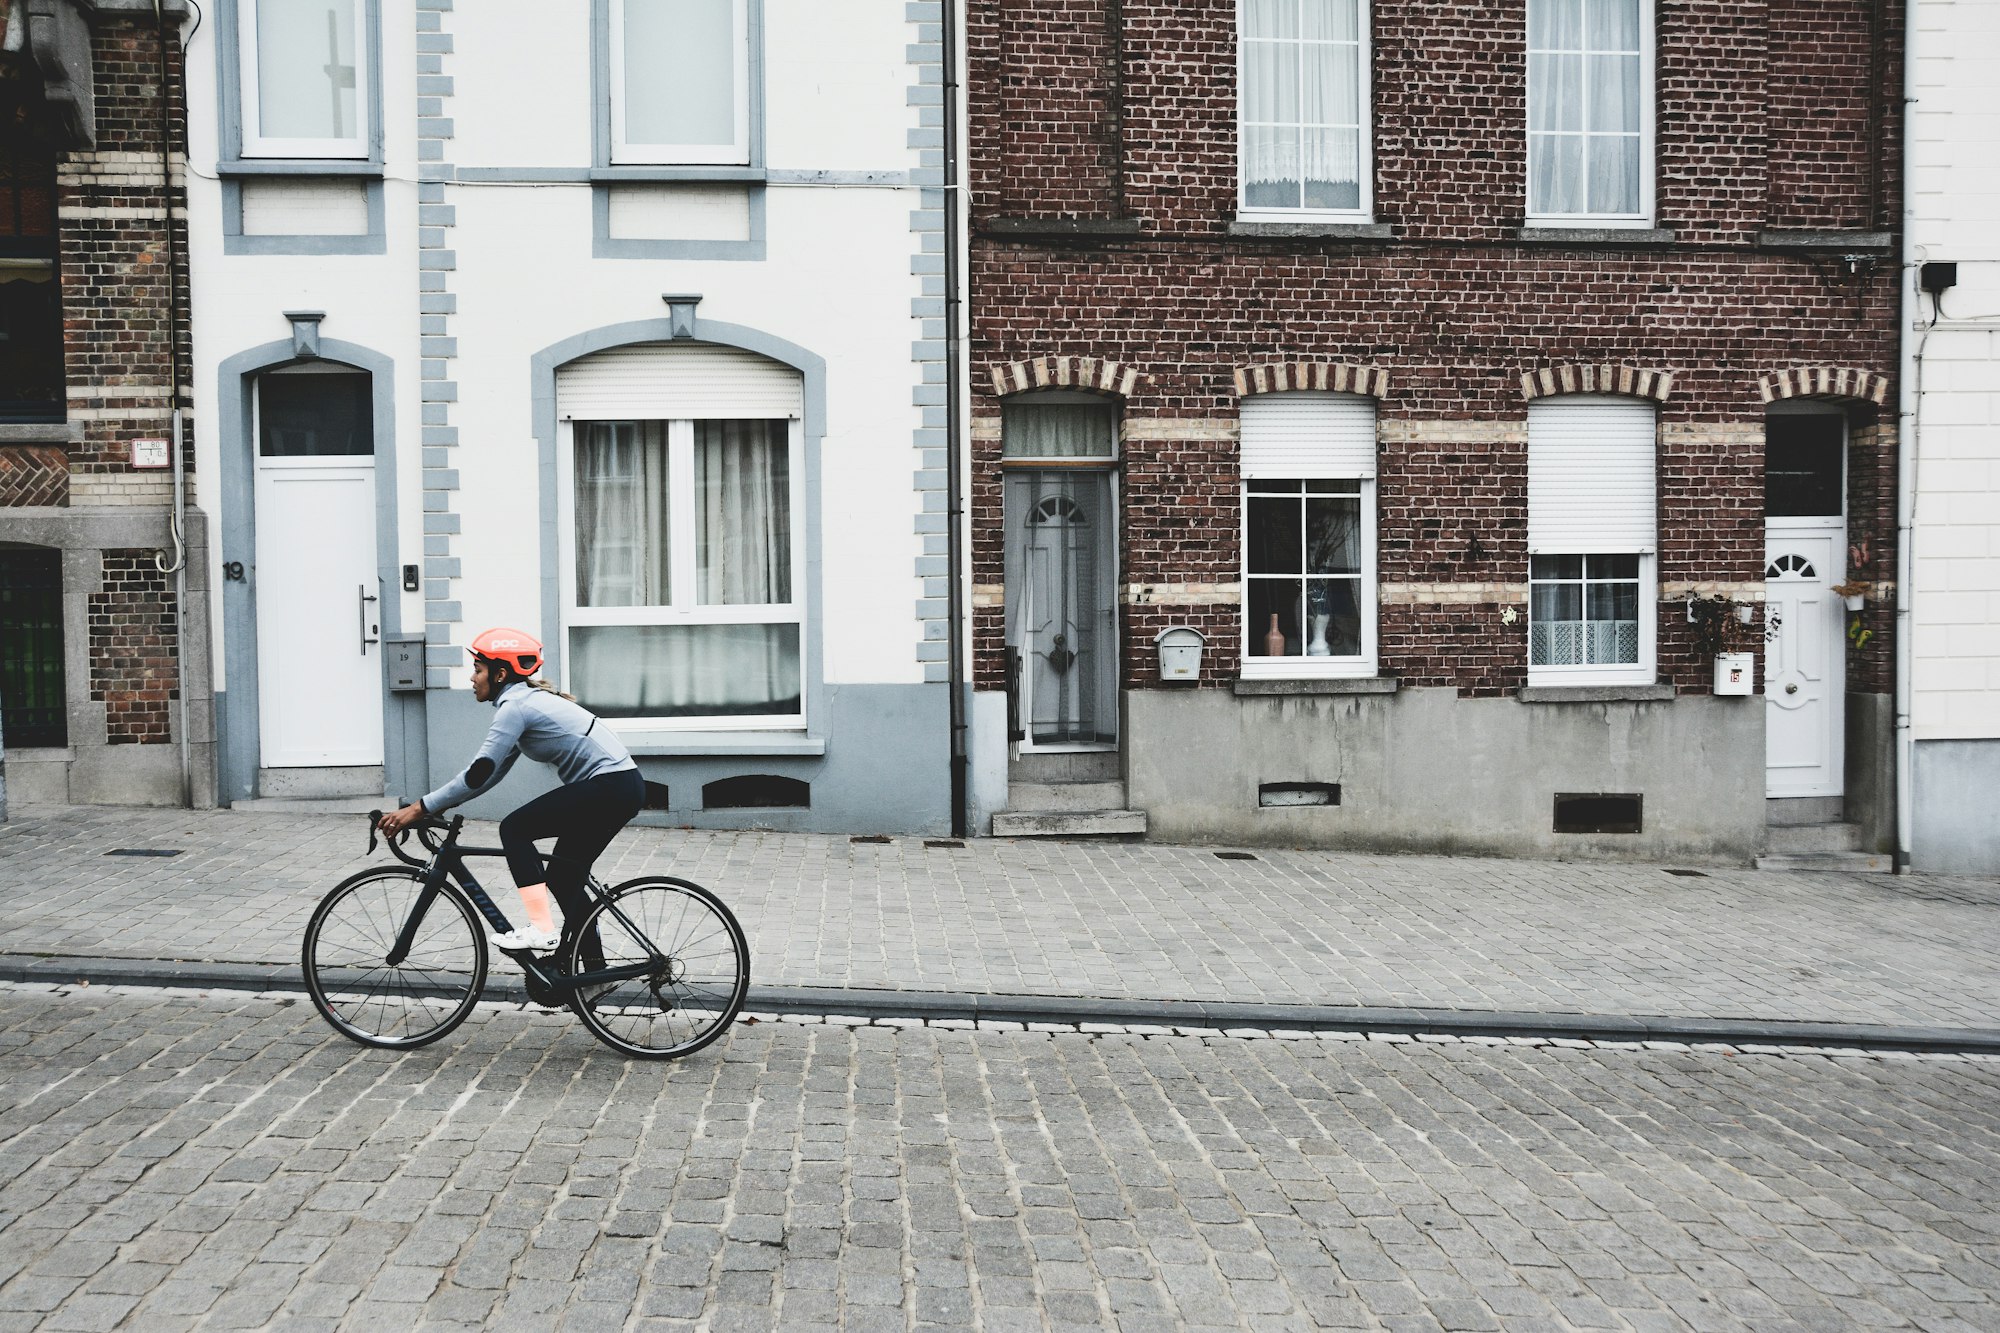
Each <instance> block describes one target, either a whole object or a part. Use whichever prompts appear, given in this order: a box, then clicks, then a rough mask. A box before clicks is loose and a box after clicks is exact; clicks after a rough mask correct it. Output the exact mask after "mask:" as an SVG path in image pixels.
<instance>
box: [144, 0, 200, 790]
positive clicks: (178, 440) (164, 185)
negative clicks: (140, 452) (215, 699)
mask: <svg viewBox="0 0 2000 1333" xmlns="http://www.w3.org/2000/svg"><path fill="white" fill-rule="evenodd" d="M153 21H154V23H155V24H156V25H157V27H158V30H159V37H160V222H161V225H162V226H163V227H164V228H165V229H166V237H167V364H168V367H169V372H170V378H169V380H168V383H167V403H168V411H169V415H170V416H171V418H172V440H171V442H170V443H169V445H168V448H170V449H171V450H172V451H173V474H174V507H173V513H172V515H171V516H170V517H169V519H168V528H169V531H170V533H171V535H172V537H173V542H174V556H173V561H172V563H171V564H169V563H168V562H167V561H166V560H165V559H164V558H162V556H161V555H155V556H154V562H155V563H156V564H157V565H158V566H159V568H160V572H161V573H163V574H164V573H172V574H173V576H174V673H175V677H176V685H177V686H178V688H177V690H176V691H175V692H176V693H178V694H179V695H180V705H181V706H180V709H179V714H180V716H179V717H178V718H177V719H176V721H177V723H178V725H177V726H176V727H175V731H176V732H178V733H179V736H180V751H181V755H180V758H181V804H182V805H183V806H186V807H188V808H190V809H192V808H193V806H194V760H193V755H192V750H191V748H190V742H189V737H188V692H189V691H188V670H187V663H188V647H187V477H186V475H185V473H184V469H183V464H182V459H181V447H182V426H181V288H180V268H181V264H180V258H181V256H180V240H179V238H178V237H176V236H175V235H174V114H173V104H174V96H173V84H172V83H171V82H170V62H169V60H168V57H167V15H166V11H165V10H164V9H163V8H162V7H161V4H160V0H153Z"/></svg>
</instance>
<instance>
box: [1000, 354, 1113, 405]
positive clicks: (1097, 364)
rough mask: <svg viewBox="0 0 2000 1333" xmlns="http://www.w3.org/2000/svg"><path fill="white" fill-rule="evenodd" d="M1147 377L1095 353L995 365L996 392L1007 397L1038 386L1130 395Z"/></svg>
mask: <svg viewBox="0 0 2000 1333" xmlns="http://www.w3.org/2000/svg"><path fill="white" fill-rule="evenodd" d="M1144 378H1145V376H1143V375H1141V374H1140V373H1139V372H1138V371H1136V370H1134V369H1132V368H1131V367H1130V366H1126V365H1122V364H1120V363H1119V362H1116V361H1101V360H1099V359H1098V358H1096V357H1092V356H1036V357H1028V358H1026V359H1024V360H1020V361H1008V362H1005V363H1003V364H1001V365H997V366H995V367H993V392H994V393H996V394H998V395H1000V397H1002V398H1005V397H1006V396H1007V395H1008V394H1013V393H1030V392H1032V391H1034V390H1036V389H1088V390H1091V391H1093V392H1096V393H1115V394H1117V395H1118V396H1119V397H1121V398H1129V397H1131V396H1132V391H1133V390H1134V389H1136V388H1138V387H1139V381H1140V380H1142V379H1144Z"/></svg>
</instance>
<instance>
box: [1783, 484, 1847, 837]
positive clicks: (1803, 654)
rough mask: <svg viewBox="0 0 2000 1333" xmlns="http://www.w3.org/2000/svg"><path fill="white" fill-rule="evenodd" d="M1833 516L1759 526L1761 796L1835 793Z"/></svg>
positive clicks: (1838, 656) (1841, 683)
mask: <svg viewBox="0 0 2000 1333" xmlns="http://www.w3.org/2000/svg"><path fill="white" fill-rule="evenodd" d="M1846 540H1847V534H1846V529H1845V526H1844V524H1843V523H1842V522H1841V520H1839V519H1786V520H1783V521H1779V520H1776V519H1773V520H1770V521H1769V522H1768V523H1767V525H1766V528H1765V551H1766V566H1765V569H1764V615H1765V653H1764V698H1765V709H1764V711H1765V722H1764V763H1765V794H1766V795H1769V796H1781V797H1782V796H1839V795H1841V794H1842V784H1841V777H1842V772H1841V770H1842V764H1843V753H1842V748H1843V746H1842V734H1843V730H1844V721H1845V719H1844V718H1843V716H1842V708H1843V706H1844V704H1845V701H1846V684H1847V682H1846V679H1845V670H1846V657H1845V653H1844V652H1843V649H1844V646H1845V645H1844V642H1843V639H1842V633H1843V630H1844V628H1845V626H1844V623H1843V622H1844V617H1843V616H1842V614H1841V600H1840V598H1839V597H1838V596H1836V595H1835V594H1834V592H1833V585H1834V584H1836V583H1839V582H1841V581H1842V580H1843V579H1844V578H1845V577H1846V574H1845V559H1846V554H1847V553H1846V547H1845V543H1846Z"/></svg>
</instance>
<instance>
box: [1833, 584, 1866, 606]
mask: <svg viewBox="0 0 2000 1333" xmlns="http://www.w3.org/2000/svg"><path fill="white" fill-rule="evenodd" d="M1833 594H1834V596H1836V597H1838V598H1840V600H1841V604H1842V605H1844V606H1845V607H1846V608H1847V609H1848V610H1850V611H1859V610H1860V609H1861V608H1862V607H1863V606H1864V605H1866V604H1867V601H1868V583H1867V581H1866V580H1864V579H1851V580H1849V581H1848V582H1846V583H1836V584H1834V585H1833Z"/></svg>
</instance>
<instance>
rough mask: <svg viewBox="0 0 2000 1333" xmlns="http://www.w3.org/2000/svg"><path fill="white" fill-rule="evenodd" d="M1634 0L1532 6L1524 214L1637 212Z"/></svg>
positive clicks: (1566, 0)
mask: <svg viewBox="0 0 2000 1333" xmlns="http://www.w3.org/2000/svg"><path fill="white" fill-rule="evenodd" d="M1639 19H1640V12H1639V0H1529V4H1528V90H1529V91H1528V158H1529V180H1530V199H1529V211H1530V212H1533V213H1537V214H1544V215H1557V214H1565V213H1608V214H1619V213H1627V214H1629V213H1637V212H1638V211H1639V202H1640V179H1639V173H1640V170H1641V167H1642V163H1641V162H1640V152H1639V150H1640V134H1641V108H1640V105H1639V93H1640V85H1641V82H1642V75H1643V71H1642V70H1641V69H1640V65H1639V61H1640V55H1641V51H1642V49H1643V47H1642V42H1641V34H1640V25H1639Z"/></svg>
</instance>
